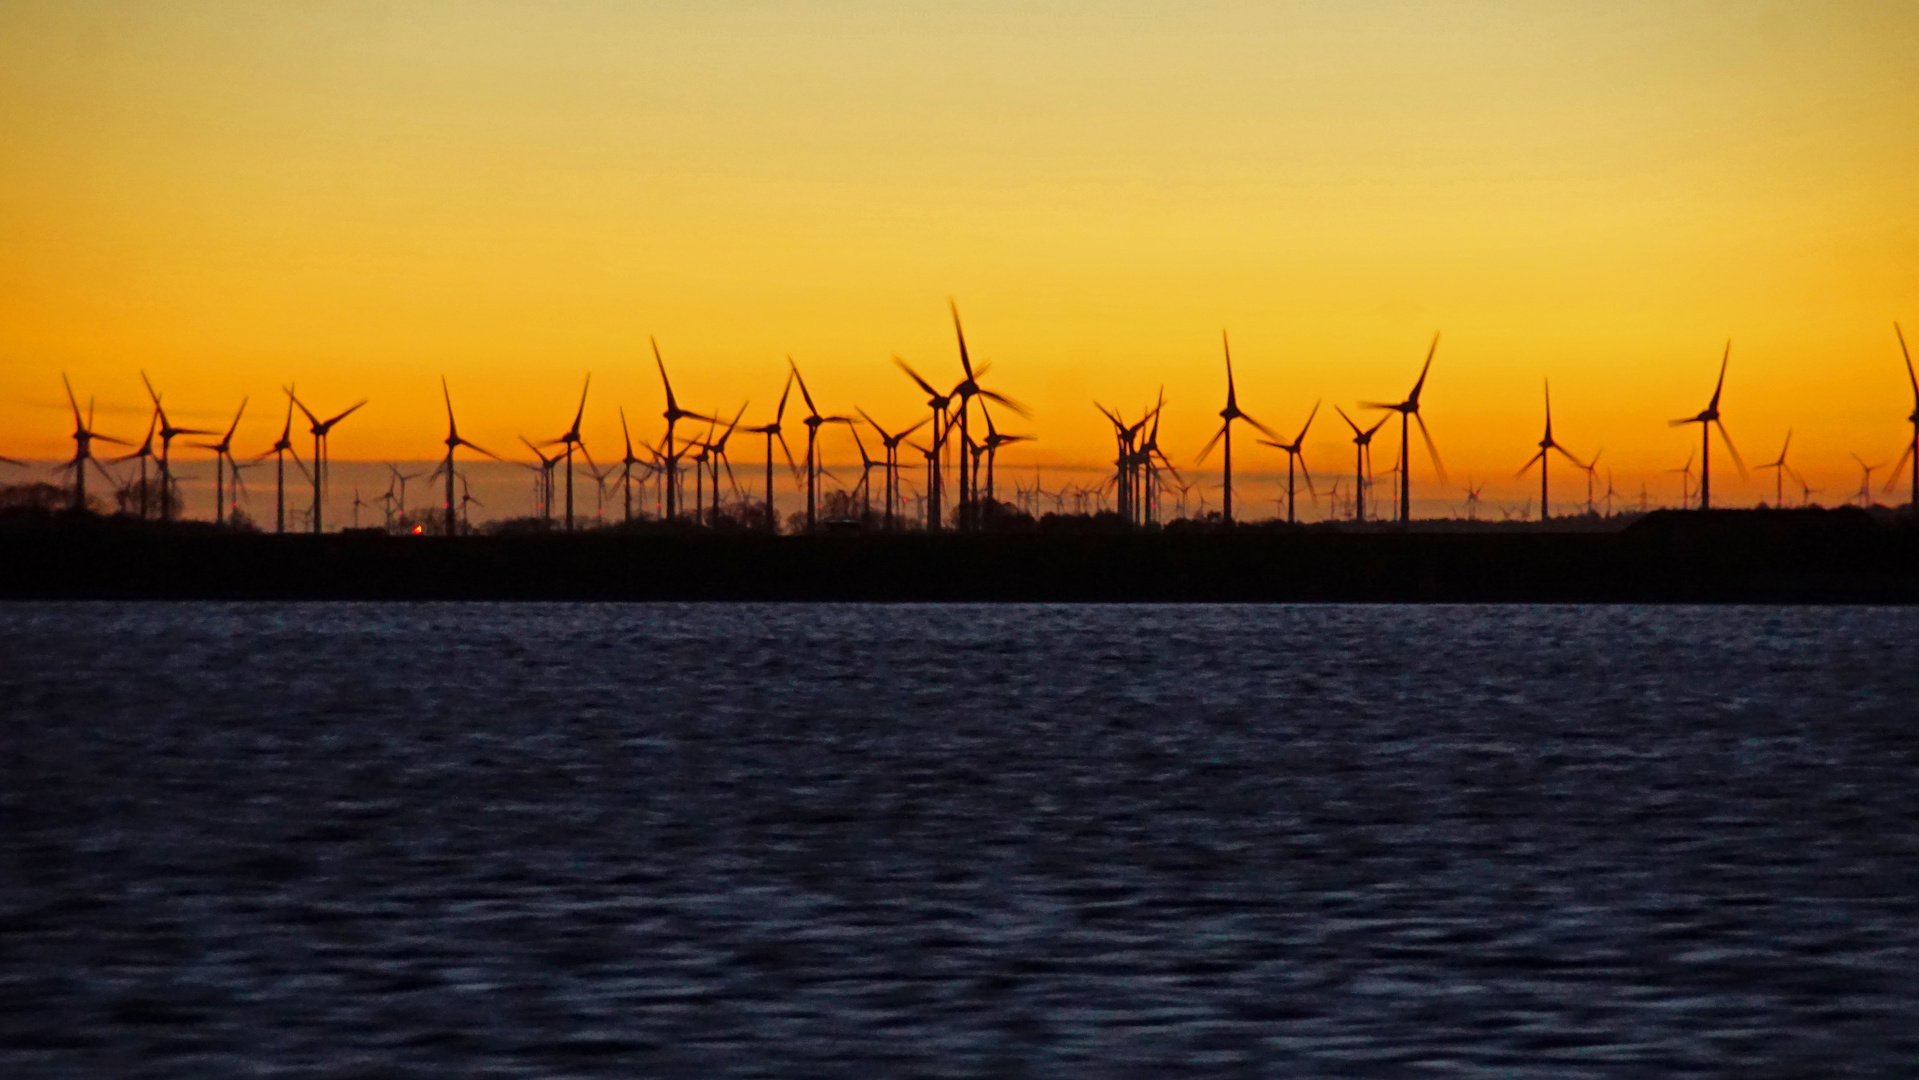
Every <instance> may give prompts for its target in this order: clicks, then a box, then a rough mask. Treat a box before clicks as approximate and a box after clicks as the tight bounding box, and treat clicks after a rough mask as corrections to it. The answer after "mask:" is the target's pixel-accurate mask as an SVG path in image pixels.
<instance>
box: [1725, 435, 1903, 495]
mask: <svg viewBox="0 0 1919 1080" xmlns="http://www.w3.org/2000/svg"><path fill="white" fill-rule="evenodd" d="M1791 449H1792V429H1791V428H1787V429H1786V441H1785V444H1784V445H1782V446H1780V448H1779V457H1778V458H1776V459H1774V460H1772V461H1768V462H1766V463H1765V464H1764V465H1754V466H1753V468H1755V469H1771V470H1773V485H1772V504H1773V506H1774V507H1775V508H1777V507H1781V506H1784V505H1786V474H1787V473H1793V475H1794V476H1797V475H1798V473H1796V472H1793V468H1792V466H1791V465H1788V464H1786V451H1788V450H1791ZM1898 468H1899V466H1897V465H1894V466H1893V469H1894V470H1895V471H1897V469H1898Z"/></svg>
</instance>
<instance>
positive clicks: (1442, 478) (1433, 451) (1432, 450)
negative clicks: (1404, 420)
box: [1413, 412, 1447, 484]
mask: <svg viewBox="0 0 1919 1080" xmlns="http://www.w3.org/2000/svg"><path fill="white" fill-rule="evenodd" d="M1413 422H1414V423H1417V424H1418V425H1419V437H1420V438H1422V439H1424V440H1426V454H1427V456H1428V457H1430V458H1432V459H1433V472H1434V473H1435V474H1436V475H1438V477H1439V482H1440V483H1442V484H1443V483H1446V482H1447V480H1446V466H1445V465H1443V464H1441V463H1440V461H1439V447H1437V446H1435V445H1433V435H1432V432H1430V431H1427V430H1426V418H1425V417H1423V416H1421V415H1419V414H1418V413H1416V412H1415V413H1414V414H1413Z"/></svg>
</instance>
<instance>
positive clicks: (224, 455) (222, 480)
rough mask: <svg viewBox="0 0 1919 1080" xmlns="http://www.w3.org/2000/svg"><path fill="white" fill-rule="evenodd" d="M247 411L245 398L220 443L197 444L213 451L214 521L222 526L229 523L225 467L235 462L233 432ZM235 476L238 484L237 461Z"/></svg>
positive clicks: (156, 406)
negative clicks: (229, 462) (230, 462)
mask: <svg viewBox="0 0 1919 1080" xmlns="http://www.w3.org/2000/svg"><path fill="white" fill-rule="evenodd" d="M154 408H155V409H156V410H157V409H158V408H159V406H158V405H157V404H156V405H155V406H154ZM246 411H247V399H246V398H244V397H243V398H241V399H240V408H239V410H238V411H236V412H235V413H234V414H233V423H231V424H229V425H227V433H226V434H225V435H222V436H220V441H219V442H216V443H196V444H195V445H197V446H198V447H199V448H200V449H202V450H211V451H213V519H214V520H215V521H218V522H219V523H220V524H222V525H225V524H226V523H227V504H226V477H225V476H224V475H223V471H224V466H225V463H226V462H228V461H232V460H233V432H234V429H235V428H238V427H239V426H240V417H241V416H243V415H245V414H246ZM142 464H144V462H143V463H142ZM233 476H234V479H235V480H236V482H237V481H238V479H239V476H240V463H239V462H237V461H234V462H233ZM236 502H237V499H236Z"/></svg>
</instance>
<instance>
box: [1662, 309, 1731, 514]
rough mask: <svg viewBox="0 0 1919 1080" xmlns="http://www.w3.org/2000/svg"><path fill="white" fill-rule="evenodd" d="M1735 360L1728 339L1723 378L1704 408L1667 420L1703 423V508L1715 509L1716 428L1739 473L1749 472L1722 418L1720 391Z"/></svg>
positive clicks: (1675, 423) (1721, 364)
mask: <svg viewBox="0 0 1919 1080" xmlns="http://www.w3.org/2000/svg"><path fill="white" fill-rule="evenodd" d="M1731 359H1732V339H1731V338H1727V339H1726V354H1725V355H1724V356H1722V357H1720V359H1719V381H1718V382H1716V383H1714V384H1713V388H1712V400H1711V401H1709V402H1707V403H1706V407H1705V408H1704V409H1702V410H1700V412H1699V415H1697V416H1688V417H1685V418H1683V419H1679V420H1671V421H1668V422H1667V425H1668V426H1669V427H1684V426H1685V425H1687V424H1698V425H1699V509H1701V510H1710V509H1712V429H1713V428H1715V427H1716V428H1718V429H1719V438H1720V439H1722V440H1723V441H1724V442H1725V444H1726V452H1727V453H1729V454H1731V455H1732V463H1733V464H1734V465H1736V466H1738V467H1739V475H1740V476H1744V475H1746V463H1745V462H1743V461H1741V460H1740V459H1739V449H1738V448H1737V447H1735V446H1733V444H1732V436H1731V435H1728V434H1726V425H1725V424H1724V423H1721V422H1720V419H1719V394H1720V392H1721V391H1723V390H1724V389H1725V388H1726V363H1727V361H1729V360H1731Z"/></svg>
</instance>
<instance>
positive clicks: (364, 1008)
mask: <svg viewBox="0 0 1919 1080" xmlns="http://www.w3.org/2000/svg"><path fill="white" fill-rule="evenodd" d="M1915 631H1919V614H1916V613H1912V612H1906V611H1896V610H1861V609H1852V610H1847V609H1798V610H1771V609H1725V610H1714V609H1674V608H1603V609H1584V610H1582V609H1534V608H1393V607H1367V608H1360V607H1317V608H1314V607H1307V608H1289V607H1148V608H1130V607H1068V608H1048V607H1020V606H991V607H882V606H874V607H864V606H808V607H802V606H795V607H758V606H703V607H678V606H560V605H553V606H501V605H445V606H400V605H392V606H388V605H341V606H294V605H256V606H217V605H178V606H146V605H13V606H9V607H7V608H5V609H4V612H3V613H0V702H4V703H5V707H4V708H3V709H0V716H3V717H4V721H0V723H4V727H0V739H3V740H4V743H3V745H0V755H3V757H0V760H4V763H5V764H4V768H5V772H4V785H3V787H0V800H3V801H0V809H3V810H4V815H5V828H4V834H3V835H4V838H5V839H4V841H3V842H0V843H3V846H0V853H3V854H4V863H0V1073H4V1074H5V1075H7V1076H10V1077H33V1076H49V1077H52V1076H76V1075H112V1076H121V1075H169V1076H223V1075H234V1074H241V1073H245V1074H249V1075H252V1074H255V1073H267V1072H275V1073H277V1072H290V1073H292V1074H295V1075H301V1076H364V1075H376V1074H388V1073H392V1072H399V1073H404V1074H408V1075H419V1076H435V1075H446V1076H473V1075H479V1074H506V1075H513V1074H519V1075H540V1076H561V1075H564V1076H601V1075H604V1076H638V1075H732V1076H747V1075H845V1076H875V1075H945V1074H950V1075H981V1074H1000V1075H1030V1076H1059V1077H1066V1076H1073V1077H1081V1076H1164V1075H1186V1074H1207V1075H1213V1074H1217V1075H1231V1076H1314V1075H1354V1076H1381V1075H1388V1076H1390V1075H1455V1074H1458V1075H1484V1076H1541V1077H1546V1076H1551V1077H1568V1076H1572V1077H1577V1076H1625V1075H1681V1074H1689V1075H1698V1074H1702V1073H1720V1074H1725V1075H1741V1076H1756V1075H1783V1074H1788V1073H1795V1072H1806V1071H1808V1070H1810V1071H1814V1072H1825V1073H1831V1072H1834V1071H1840V1070H1845V1069H1849V1070H1851V1073H1852V1074H1853V1075H1885V1076H1894V1075H1910V1074H1909V1073H1908V1072H1907V1070H1908V1069H1909V1068H1910V1067H1911V1065H1912V1063H1913V1062H1914V1061H1919V993H1916V991H1919V950H1915V942H1916V941H1919V783H1916V781H1919V735H1916V734H1915V720H1919V707H1916V706H1915V701H1919V676H1915V670H1916V669H1915V660H1919V644H1915V642H1919V634H1915Z"/></svg>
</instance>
